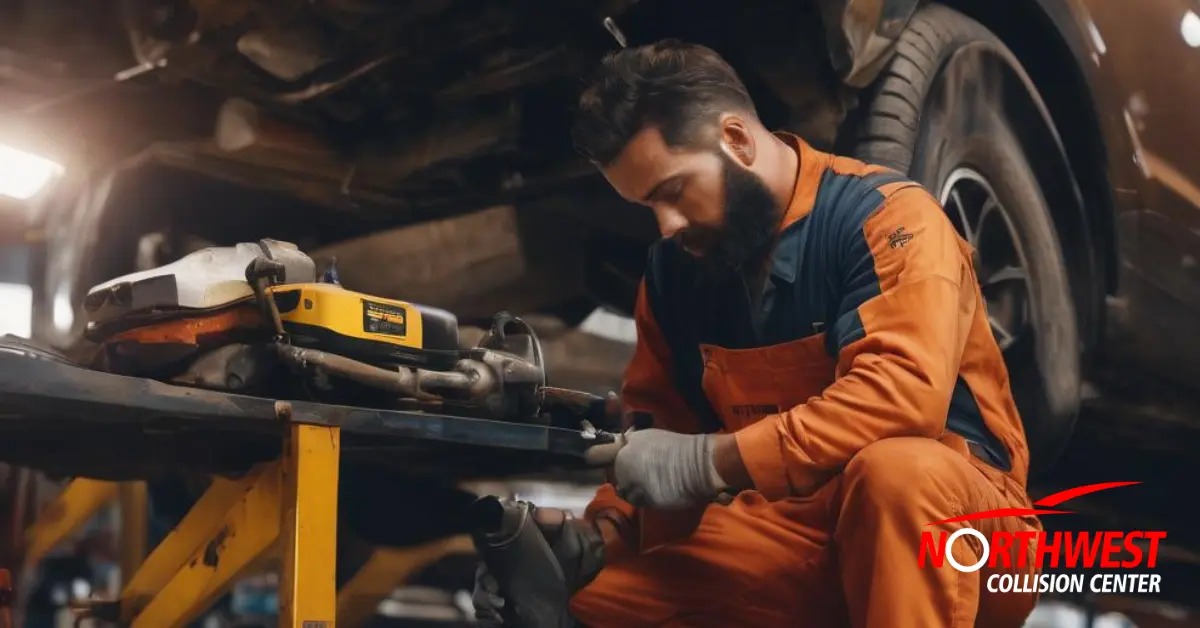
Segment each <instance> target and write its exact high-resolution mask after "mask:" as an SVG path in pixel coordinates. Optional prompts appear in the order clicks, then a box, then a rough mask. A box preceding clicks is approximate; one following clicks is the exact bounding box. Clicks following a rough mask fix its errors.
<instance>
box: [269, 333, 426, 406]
mask: <svg viewBox="0 0 1200 628" xmlns="http://www.w3.org/2000/svg"><path fill="white" fill-rule="evenodd" d="M275 348H276V351H278V352H279V357H281V358H283V360H284V361H285V362H288V363H290V364H294V365H296V366H300V367H304V366H307V365H309V364H311V365H313V366H316V367H318V368H321V369H324V370H325V371H327V372H329V373H331V374H333V375H337V376H339V377H344V378H346V379H350V380H354V381H356V382H360V383H362V384H366V385H368V386H371V387H372V388H379V389H381V390H386V391H389V392H394V393H396V394H399V395H404V396H406V397H415V396H416V395H417V392H418V386H417V374H416V373H415V372H414V371H413V370H410V369H406V368H401V369H399V370H396V371H389V370H387V369H383V368H379V367H377V366H371V365H370V364H366V363H364V362H359V361H358V360H351V359H350V358H345V357H342V356H340V355H335V354H332V353H325V352H324V351H318V350H316V349H302V348H300V347H296V346H292V345H286V344H277V345H275Z"/></svg>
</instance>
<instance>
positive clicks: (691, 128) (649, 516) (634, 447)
mask: <svg viewBox="0 0 1200 628" xmlns="http://www.w3.org/2000/svg"><path fill="white" fill-rule="evenodd" d="M573 135H574V139H575V143H576V145H577V147H578V148H579V150H580V151H581V152H583V153H584V154H585V155H586V156H587V157H588V158H589V159H590V160H591V161H593V162H594V163H595V164H596V165H597V166H598V167H599V169H600V170H601V171H602V172H603V174H604V176H605V177H606V178H607V179H608V181H609V183H610V184H611V185H612V186H613V188H615V189H616V191H617V192H618V193H620V195H621V196H622V197H624V198H625V199H626V200H628V201H631V202H634V203H639V204H642V205H645V206H647V207H649V208H650V209H651V210H653V212H654V215H655V217H656V218H657V220H658V224H659V228H660V230H661V232H662V236H663V238H662V239H661V240H660V241H658V242H657V243H656V244H655V246H654V247H653V248H652V251H651V254H650V257H649V265H648V268H647V271H646V273H645V276H644V279H643V281H642V284H641V286H640V289H639V295H638V299H637V307H636V314H635V319H636V325H637V334H638V337H637V348H636V352H635V354H634V357H633V359H632V361H631V363H630V364H629V367H628V369H627V371H626V373H625V379H624V383H623V388H622V401H623V403H624V404H625V407H626V409H627V410H628V411H629V412H631V413H641V414H643V415H646V416H649V417H652V420H653V427H652V428H650V429H641V430H636V431H632V432H629V433H627V436H626V442H625V445H624V447H623V448H622V449H621V450H620V452H619V453H618V454H617V457H616V461H615V464H614V465H613V468H612V470H611V472H610V479H611V480H612V483H611V484H608V485H605V486H604V487H602V488H601V489H600V491H599V493H598V494H597V496H596V498H595V500H594V501H593V502H592V503H591V505H590V506H589V507H588V508H587V512H586V516H585V518H584V519H585V521H586V522H587V524H586V525H582V526H578V528H577V529H578V530H580V531H581V532H579V533H580V534H585V535H586V534H597V533H598V534H601V535H602V536H603V538H604V543H603V545H602V546H603V547H604V548H605V550H604V553H605V557H604V560H605V564H604V567H603V569H601V570H600V572H599V575H598V576H596V577H595V579H594V580H592V581H591V583H590V584H588V585H587V586H585V587H583V588H582V589H581V590H579V591H578V592H577V593H576V594H575V595H574V597H573V598H572V602H571V612H572V614H573V616H574V617H575V618H576V619H577V620H578V621H579V622H580V623H582V624H583V625H586V626H623V627H624V626H663V625H669V626H689V627H693V626H722V627H727V626H797V625H805V626H808V625H814V626H827V625H828V626H841V625H850V626H869V627H877V626H878V627H882V626H887V627H891V628H907V627H913V628H916V627H921V628H929V627H934V626H976V625H979V626H1014V627H1016V626H1021V625H1022V624H1023V623H1024V620H1025V618H1026V617H1027V615H1028V614H1029V612H1030V611H1031V610H1032V607H1033V604H1034V603H1035V601H1036V600H1035V599H1034V598H1035V596H1034V595H1033V594H1022V593H994V594H989V593H988V592H987V591H986V590H981V586H980V583H981V582H983V581H985V579H986V577H987V576H988V575H990V574H993V573H1014V574H1023V573H1026V572H1029V573H1034V569H1033V568H1032V567H1031V566H1029V565H1031V561H1028V560H1021V561H1018V560H1016V558H1017V557H1016V555H1015V553H1016V551H1018V550H1020V549H1025V548H1003V547H993V548H991V551H992V553H993V557H992V559H991V560H989V563H988V564H985V565H984V567H983V568H982V569H980V570H978V571H975V572H971V573H963V572H960V571H958V570H956V569H954V568H953V567H952V566H951V565H950V564H949V563H948V562H947V563H945V564H944V566H943V567H941V568H937V567H934V566H932V565H930V566H926V567H919V566H918V554H919V551H920V546H921V532H922V531H925V530H933V531H934V532H935V534H936V533H940V532H946V533H951V532H953V531H955V530H957V529H959V528H961V527H964V526H968V525H969V526H972V527H975V528H976V529H978V530H979V531H981V532H983V534H984V535H986V536H987V537H988V538H991V535H992V532H993V531H995V530H1005V531H1009V532H1020V531H1038V530H1040V529H1041V528H1040V524H1039V522H1038V521H1037V519H1036V518H1034V517H1015V516H1004V517H996V518H989V519H982V520H976V521H971V522H969V523H968V522H951V523H937V524H936V525H930V524H931V523H934V522H941V521H943V520H946V519H952V518H955V517H959V516H961V515H965V514H970V513H975V512H980V511H987V510H993V509H999V508H1029V507H1030V503H1029V498H1028V495H1027V493H1026V490H1025V482H1026V473H1027V469H1028V448H1027V445H1026V441H1025V435H1024V432H1023V428H1022V426H1021V421H1020V418H1019V416H1018V413H1017V409H1016V406H1015V404H1014V401H1013V398H1012V395H1011V393H1010V390H1009V381H1008V375H1007V371H1006V369H1005V365H1004V362H1003V359H1002V356H1001V353H1000V350H999V348H998V346H997V344H996V342H995V340H994V338H993V336H992V332H991V330H990V328H989V325H988V319H987V315H986V313H985V311H984V306H983V302H982V297H981V295H980V288H979V285H978V283H977V280H976V278H975V274H974V270H973V265H972V251H971V250H970V247H969V246H968V245H967V244H966V243H965V242H964V241H963V240H962V239H961V238H960V237H959V236H958V234H957V233H956V232H955V230H954V228H953V226H952V225H951V224H950V222H949V221H948V219H947V217H946V215H945V213H944V211H943V209H942V207H941V206H940V205H939V203H938V202H937V200H935V199H934V198H933V197H931V196H930V194H929V193H928V192H927V191H926V190H925V189H923V188H922V187H921V186H920V185H918V184H916V183H914V182H911V181H909V180H907V179H905V178H904V177H903V176H901V175H899V174H897V173H895V172H893V171H890V170H887V169H885V168H882V167H878V166H870V165H866V164H863V163H861V162H858V161H855V160H853V159H848V158H845V157H837V156H833V155H830V154H826V153H823V152H819V151H817V150H815V149H814V148H812V147H811V146H809V145H807V144H806V143H805V142H804V141H803V140H801V139H800V138H798V137H796V136H794V135H789V134H787V133H772V132H770V131H768V130H767V129H766V128H764V126H763V124H762V123H761V122H760V121H759V119H758V117H757V115H756V111H755V107H754V104H753V103H752V102H751V99H750V96H749V94H748V92H747V89H746V87H745V86H744V85H743V84H742V82H741V81H740V80H739V78H738V77H737V75H736V74H735V72H734V70H733V69H732V68H731V67H730V66H729V65H728V64H727V63H726V62H725V61H723V60H722V59H721V58H720V57H719V56H718V55H717V53H715V52H713V51H712V50H709V49H707V48H704V47H701V46H696V45H689V44H684V43H680V42H675V41H665V42H660V43H657V44H653V45H649V46H644V47H639V48H629V49H625V50H622V51H619V52H616V53H613V54H611V55H609V56H608V57H606V58H605V60H604V61H603V63H602V67H601V69H600V71H599V74H598V76H597V77H596V78H595V79H594V81H593V82H591V83H589V85H588V87H587V89H586V90H585V91H584V93H583V95H582V97H581V99H580V103H579V111H578V112H577V120H576V123H575V128H574V131H573ZM723 495H724V496H733V495H735V496H736V497H733V498H732V500H730V499H728V498H723ZM719 498H720V500H721V501H722V502H724V504H714V501H715V500H718V499H719ZM730 501H731V503H730ZM592 526H594V527H592ZM968 538H969V537H968ZM584 545H586V544H583V543H581V544H580V546H584ZM1035 549H1036V548H1030V549H1029V552H1030V555H1032V552H1033V551H1034V550H1035ZM982 550H983V547H982V545H978V544H974V543H973V542H972V543H964V542H957V543H955V544H954V545H953V555H954V557H955V558H956V559H957V561H958V562H959V563H960V564H962V565H968V566H969V565H974V564H975V563H977V562H978V561H979V558H980V555H981V553H982ZM1005 551H1007V552H1009V555H1008V556H1007V558H1009V559H1011V560H1010V561H1005V560H1000V561H996V560H995V556H994V555H995V554H996V553H1000V552H1005ZM1006 564H1009V565H1012V567H1006V566H1005V565H1006ZM1017 565H1020V567H1017ZM483 575H484V576H485V577H484V578H482V579H481V584H480V585H479V586H480V587H481V588H480V589H478V590H477V592H476V593H477V595H476V599H477V602H478V606H479V607H480V609H479V611H478V612H479V614H480V617H485V616H489V613H492V615H490V616H495V615H494V610H495V608H494V607H495V606H497V605H501V604H502V603H503V600H501V599H498V597H497V596H496V595H495V594H494V590H491V589H488V586H487V583H488V582H489V581H488V578H487V577H486V574H483ZM489 591H490V593H491V594H488V593H489ZM489 604H491V605H492V607H489V606H488V605H489Z"/></svg>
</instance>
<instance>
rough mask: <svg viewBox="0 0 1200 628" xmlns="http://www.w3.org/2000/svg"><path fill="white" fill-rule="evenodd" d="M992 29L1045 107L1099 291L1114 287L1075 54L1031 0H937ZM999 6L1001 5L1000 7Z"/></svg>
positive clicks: (1100, 160)
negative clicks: (1074, 186)
mask: <svg viewBox="0 0 1200 628" xmlns="http://www.w3.org/2000/svg"><path fill="white" fill-rule="evenodd" d="M940 1H941V2H942V3H943V4H945V5H947V6H950V7H952V8H954V9H956V10H958V11H961V12H962V13H964V14H966V15H968V16H970V17H972V18H973V19H975V20H977V21H979V22H980V23H982V24H983V25H984V26H986V27H987V28H988V30H990V31H992V32H993V33H995V34H996V36H997V37H999V38H1000V40H1001V41H1003V42H1004V44H1005V45H1006V46H1008V48H1009V50H1011V51H1012V52H1013V55H1014V56H1016V58H1017V60H1018V61H1020V62H1021V65H1022V66H1023V67H1024V69H1025V72H1026V73H1027V74H1028V75H1029V78H1030V80H1031V81H1032V82H1033V84H1034V87H1036V88H1037V91H1038V93H1039V95H1040V96H1041V98H1042V101H1043V102H1044V103H1045V105H1046V109H1047V110H1048V111H1049V114H1050V117H1051V119H1052V121H1053V123H1054V127H1055V129H1056V130H1057V131H1058V134H1059V137H1060V138H1061V140H1062V144H1063V148H1064V149H1065V151H1066V153H1067V159H1068V160H1069V162H1070V167H1071V170H1072V171H1073V172H1074V174H1075V179H1076V181H1077V182H1078V184H1079V191H1080V194H1081V195H1082V200H1083V207H1084V211H1085V214H1086V217H1087V224H1086V225H1083V226H1086V227H1087V228H1088V230H1089V231H1090V233H1091V241H1092V244H1093V247H1094V248H1095V251H1096V256H1095V257H1096V260H1095V262H1096V267H1097V270H1098V271H1099V274H1100V277H1099V278H1100V279H1101V280H1102V282H1103V283H1102V285H1103V287H1104V291H1105V293H1107V294H1114V293H1115V292H1116V290H1117V276H1118V268H1119V263H1118V259H1117V243H1116V229H1115V223H1114V216H1115V215H1116V202H1115V200H1114V198H1113V196H1112V186H1111V184H1110V181H1109V178H1108V160H1107V149H1106V147H1105V145H1104V135H1103V133H1102V131H1101V126H1100V120H1099V114H1098V112H1097V109H1096V103H1095V101H1094V100H1093V98H1092V93H1091V88H1090V87H1089V85H1088V82H1087V79H1086V77H1085V76H1084V74H1083V71H1082V69H1081V68H1080V67H1079V64H1078V62H1077V61H1076V57H1075V55H1074V54H1073V53H1072V52H1071V48H1070V46H1069V45H1068V43H1067V41H1066V40H1065V39H1064V35H1063V33H1062V32H1061V31H1060V30H1059V29H1058V27H1056V26H1055V24H1054V22H1053V21H1052V20H1051V18H1050V16H1048V15H1047V14H1046V12H1045V11H1044V10H1043V9H1042V8H1041V7H1040V6H1039V5H1038V3H1037V1H1036V0H1023V1H1021V2H1005V3H995V2H988V1H986V0H940ZM1000 5H1003V6H1000Z"/></svg>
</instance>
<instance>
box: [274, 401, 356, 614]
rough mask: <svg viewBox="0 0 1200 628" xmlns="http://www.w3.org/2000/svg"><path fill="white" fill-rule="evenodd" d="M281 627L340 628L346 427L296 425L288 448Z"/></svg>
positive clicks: (291, 433) (289, 435)
mask: <svg viewBox="0 0 1200 628" xmlns="http://www.w3.org/2000/svg"><path fill="white" fill-rule="evenodd" d="M284 452H285V453H284V461H283V466H284V470H283V478H284V487H285V488H284V494H285V500H286V501H285V502H284V503H285V505H284V512H283V525H282V533H283V539H282V546H283V573H282V574H281V575H280V579H279V626H280V628H334V625H335V624H334V622H335V619H336V618H335V613H336V608H335V605H336V603H337V585H336V582H335V580H334V577H335V571H336V565H337V510H338V502H337V498H338V460H339V457H340V454H341V430H340V429H339V428H336V427H324V426H317V425H299V424H292V425H291V426H290V427H289V433H288V439H287V446H286V448H285V450H284Z"/></svg>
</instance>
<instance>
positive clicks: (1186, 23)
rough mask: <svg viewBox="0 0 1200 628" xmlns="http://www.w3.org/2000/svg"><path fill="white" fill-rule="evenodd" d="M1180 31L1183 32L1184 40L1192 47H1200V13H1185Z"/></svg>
mask: <svg viewBox="0 0 1200 628" xmlns="http://www.w3.org/2000/svg"><path fill="white" fill-rule="evenodd" d="M1179 31H1180V32H1181V33H1182V34H1183V41H1184V42H1185V43H1186V44H1187V45H1189V46H1191V47H1192V48H1200V15H1196V14H1195V13H1193V12H1192V11H1188V12H1187V13H1185V14H1184V15H1183V22H1182V23H1181V24H1180V25H1179Z"/></svg>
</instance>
